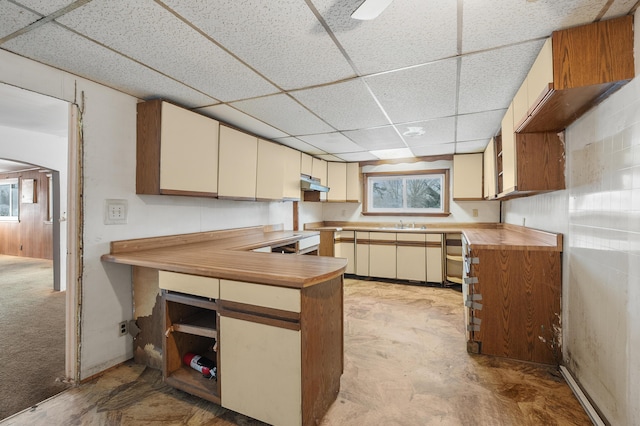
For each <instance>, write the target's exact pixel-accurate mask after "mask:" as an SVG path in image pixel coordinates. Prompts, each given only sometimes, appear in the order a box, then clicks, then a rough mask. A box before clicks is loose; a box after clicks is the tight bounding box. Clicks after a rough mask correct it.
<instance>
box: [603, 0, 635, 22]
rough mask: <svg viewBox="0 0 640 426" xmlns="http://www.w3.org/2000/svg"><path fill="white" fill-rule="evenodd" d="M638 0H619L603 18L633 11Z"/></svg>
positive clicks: (615, 16)
mask: <svg viewBox="0 0 640 426" xmlns="http://www.w3.org/2000/svg"><path fill="white" fill-rule="evenodd" d="M636 1H637V0H617V1H614V2H613V4H612V5H611V6H610V7H609V10H607V13H605V14H604V16H603V17H602V19H603V20H606V19H611V18H617V17H619V16H622V15H626V14H628V13H629V11H631V9H632V8H633V6H634V5H635V4H636Z"/></svg>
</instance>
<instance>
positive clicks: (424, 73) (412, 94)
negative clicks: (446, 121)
mask: <svg viewBox="0 0 640 426" xmlns="http://www.w3.org/2000/svg"><path fill="white" fill-rule="evenodd" d="M456 75H457V59H450V60H445V61H439V62H434V63H431V64H428V65H424V66H420V67H415V68H409V69H405V70H401V71H395V72H389V73H385V74H378V75H375V76H371V77H367V78H366V79H365V81H366V82H367V84H368V85H369V87H370V88H371V90H372V91H373V94H374V95H375V96H376V97H377V98H378V100H379V101H380V103H381V104H382V107H383V108H384V110H385V111H386V112H387V114H388V115H389V117H390V118H391V120H392V121H393V122H394V123H406V122H408V121H423V120H428V119H430V118H437V117H447V116H450V115H453V114H454V113H455V103H456Z"/></svg>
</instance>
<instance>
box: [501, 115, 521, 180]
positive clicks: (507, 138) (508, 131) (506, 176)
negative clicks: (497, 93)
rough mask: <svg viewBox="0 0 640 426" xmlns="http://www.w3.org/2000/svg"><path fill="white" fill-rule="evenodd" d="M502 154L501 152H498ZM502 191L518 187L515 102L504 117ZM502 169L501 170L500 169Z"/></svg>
mask: <svg viewBox="0 0 640 426" xmlns="http://www.w3.org/2000/svg"><path fill="white" fill-rule="evenodd" d="M497 154H500V153H497ZM501 156H502V175H501V176H498V179H500V178H501V179H502V191H503V192H506V193H509V192H513V191H514V190H515V189H516V182H517V176H516V172H517V170H516V138H515V134H514V130H513V104H511V105H510V106H509V109H507V113H506V114H505V116H504V118H503V119H502V155H501ZM499 171H500V170H499Z"/></svg>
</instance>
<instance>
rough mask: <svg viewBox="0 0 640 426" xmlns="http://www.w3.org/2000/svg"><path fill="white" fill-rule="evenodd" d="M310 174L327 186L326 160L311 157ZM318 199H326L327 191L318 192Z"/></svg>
mask: <svg viewBox="0 0 640 426" xmlns="http://www.w3.org/2000/svg"><path fill="white" fill-rule="evenodd" d="M311 176H312V177H314V178H317V179H320V184H321V185H324V186H327V162H326V161H324V160H322V159H320V158H315V157H314V158H313V159H312V163H311ZM320 201H327V193H326V192H321V193H320Z"/></svg>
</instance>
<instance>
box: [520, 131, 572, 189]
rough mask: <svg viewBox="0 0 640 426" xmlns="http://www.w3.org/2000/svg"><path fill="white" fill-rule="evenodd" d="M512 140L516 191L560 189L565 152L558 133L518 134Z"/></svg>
mask: <svg viewBox="0 0 640 426" xmlns="http://www.w3.org/2000/svg"><path fill="white" fill-rule="evenodd" d="M516 139H517V141H516V145H517V158H518V159H517V176H518V190H519V191H550V190H559V189H564V188H565V179H564V168H565V152H564V144H563V143H562V140H561V139H560V137H559V136H558V134H557V133H556V132H545V133H518V134H516Z"/></svg>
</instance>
